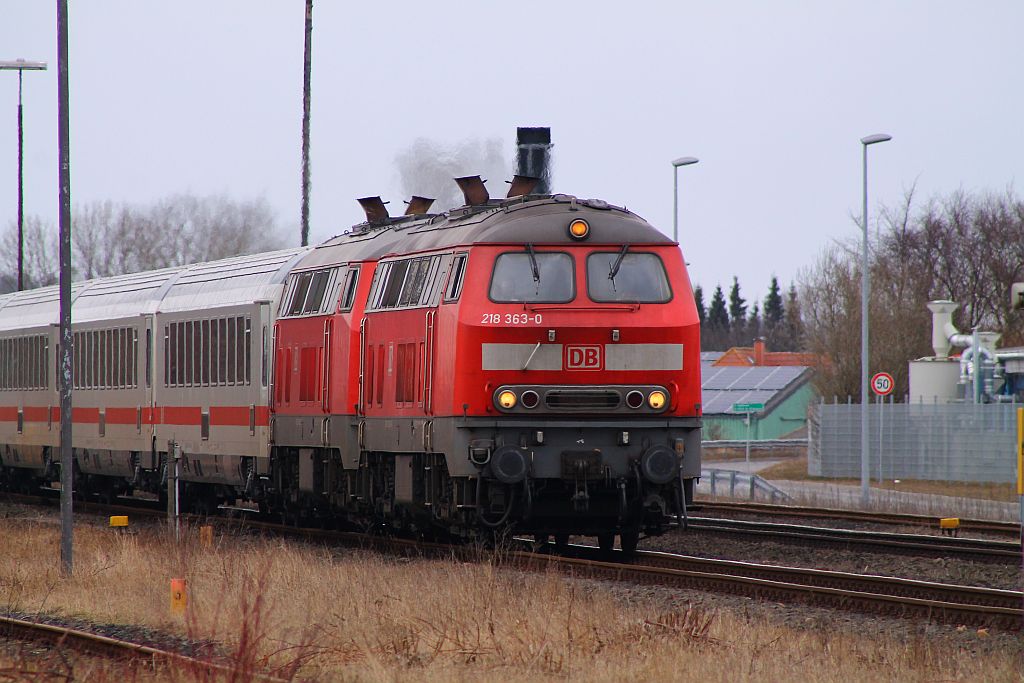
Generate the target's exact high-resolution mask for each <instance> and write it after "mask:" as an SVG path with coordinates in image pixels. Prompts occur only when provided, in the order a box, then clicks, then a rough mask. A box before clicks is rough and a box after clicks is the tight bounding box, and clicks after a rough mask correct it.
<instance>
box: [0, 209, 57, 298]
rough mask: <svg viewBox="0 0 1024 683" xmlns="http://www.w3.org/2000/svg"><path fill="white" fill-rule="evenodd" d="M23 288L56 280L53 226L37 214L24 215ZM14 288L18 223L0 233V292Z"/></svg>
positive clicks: (55, 235) (42, 285) (53, 282)
mask: <svg viewBox="0 0 1024 683" xmlns="http://www.w3.org/2000/svg"><path fill="white" fill-rule="evenodd" d="M24 231H25V240H24V242H25V263H24V275H25V277H24V286H25V289H34V288H35V287H46V286H49V285H53V284H57V270H58V265H59V264H58V262H57V230H56V229H55V228H54V227H53V226H52V225H50V224H48V223H45V222H44V221H43V220H42V219H40V218H39V217H38V216H25V224H24ZM17 288H18V225H17V223H15V222H13V221H12V222H11V223H10V225H8V227H7V230H6V231H4V233H3V235H0V293H3V292H13V291H15V290H16V289H17Z"/></svg>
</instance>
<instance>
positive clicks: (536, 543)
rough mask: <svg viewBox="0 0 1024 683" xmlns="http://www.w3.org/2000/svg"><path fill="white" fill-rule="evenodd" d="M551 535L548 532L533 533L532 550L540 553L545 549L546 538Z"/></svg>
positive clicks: (546, 545)
mask: <svg viewBox="0 0 1024 683" xmlns="http://www.w3.org/2000/svg"><path fill="white" fill-rule="evenodd" d="M550 538H551V536H550V535H549V534H534V535H533V552H535V553H540V552H544V551H545V550H547V547H548V540H550Z"/></svg>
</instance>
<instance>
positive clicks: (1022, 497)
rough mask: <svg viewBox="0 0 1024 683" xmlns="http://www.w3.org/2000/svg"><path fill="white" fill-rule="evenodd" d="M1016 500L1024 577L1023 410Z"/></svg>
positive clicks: (1023, 413) (1023, 410) (1022, 411)
mask: <svg viewBox="0 0 1024 683" xmlns="http://www.w3.org/2000/svg"><path fill="white" fill-rule="evenodd" d="M1017 499H1018V501H1019V505H1020V548H1021V554H1020V566H1021V576H1022V577H1024V408H1017ZM1022 626H1024V624H1022Z"/></svg>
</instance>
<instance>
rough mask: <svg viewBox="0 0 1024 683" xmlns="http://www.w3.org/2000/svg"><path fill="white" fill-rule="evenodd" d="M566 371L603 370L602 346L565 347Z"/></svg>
mask: <svg viewBox="0 0 1024 683" xmlns="http://www.w3.org/2000/svg"><path fill="white" fill-rule="evenodd" d="M565 369H566V370H600V369H601V347H600V346H566V347H565Z"/></svg>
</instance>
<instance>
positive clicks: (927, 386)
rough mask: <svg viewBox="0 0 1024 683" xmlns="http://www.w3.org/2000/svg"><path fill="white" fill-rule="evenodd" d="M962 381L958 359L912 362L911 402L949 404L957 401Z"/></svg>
mask: <svg viewBox="0 0 1024 683" xmlns="http://www.w3.org/2000/svg"><path fill="white" fill-rule="evenodd" d="M959 379H960V361H959V359H957V358H953V359H950V358H921V359H919V360H912V361H910V402H911V403H935V402H938V403H949V402H950V401H953V400H956V398H957V394H956V385H957V382H958V381H959Z"/></svg>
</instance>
